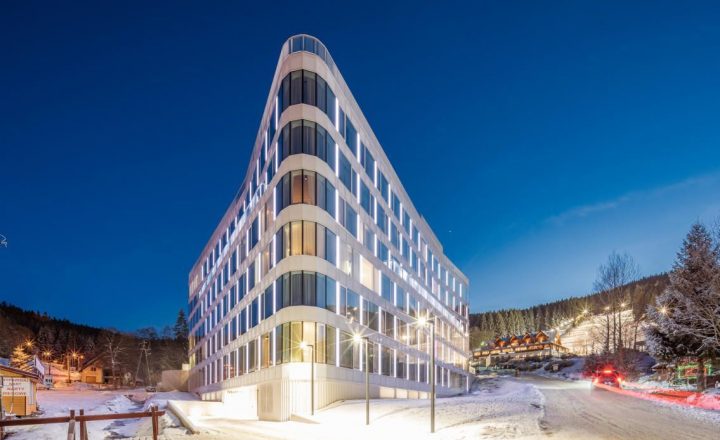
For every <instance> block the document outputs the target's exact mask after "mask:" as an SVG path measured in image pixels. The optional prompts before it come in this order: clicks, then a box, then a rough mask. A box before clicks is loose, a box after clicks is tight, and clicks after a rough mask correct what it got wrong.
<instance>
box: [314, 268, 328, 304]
mask: <svg viewBox="0 0 720 440" xmlns="http://www.w3.org/2000/svg"><path fill="white" fill-rule="evenodd" d="M326 287H327V277H326V276H325V275H323V274H320V273H318V274H317V286H316V289H315V306H317V307H320V308H323V309H324V308H325V307H326V305H327V302H326V297H327V289H326Z"/></svg>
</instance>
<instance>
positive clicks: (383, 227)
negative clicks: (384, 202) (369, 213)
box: [375, 208, 387, 234]
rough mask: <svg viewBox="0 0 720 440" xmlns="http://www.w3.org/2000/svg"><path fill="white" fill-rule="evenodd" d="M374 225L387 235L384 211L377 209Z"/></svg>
mask: <svg viewBox="0 0 720 440" xmlns="http://www.w3.org/2000/svg"><path fill="white" fill-rule="evenodd" d="M375 223H377V225H378V228H380V230H381V231H383V232H384V233H385V234H387V215H386V214H385V210H384V209H382V208H378V210H377V220H376V222H375Z"/></svg>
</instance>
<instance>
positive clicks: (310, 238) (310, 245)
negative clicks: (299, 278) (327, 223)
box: [302, 222, 316, 255]
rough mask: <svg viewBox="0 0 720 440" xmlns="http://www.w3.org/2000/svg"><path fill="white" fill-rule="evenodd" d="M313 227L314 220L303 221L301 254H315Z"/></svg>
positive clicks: (314, 227) (314, 225) (314, 226)
mask: <svg viewBox="0 0 720 440" xmlns="http://www.w3.org/2000/svg"><path fill="white" fill-rule="evenodd" d="M315 229H316V224H315V223H314V222H303V252H302V253H303V255H315Z"/></svg>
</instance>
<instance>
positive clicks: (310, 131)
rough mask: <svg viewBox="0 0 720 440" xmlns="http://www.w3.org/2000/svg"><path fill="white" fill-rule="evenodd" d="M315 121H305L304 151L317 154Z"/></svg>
mask: <svg viewBox="0 0 720 440" xmlns="http://www.w3.org/2000/svg"><path fill="white" fill-rule="evenodd" d="M315 125H316V124H315V123H314V122H310V121H303V153H305V154H310V155H312V156H315V151H316V149H315Z"/></svg>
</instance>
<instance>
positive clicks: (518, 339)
mask: <svg viewBox="0 0 720 440" xmlns="http://www.w3.org/2000/svg"><path fill="white" fill-rule="evenodd" d="M568 352H569V350H568V348H567V347H564V346H563V345H562V343H561V341H560V334H559V333H558V332H556V331H554V330H553V331H549V332H544V331H542V330H540V331H538V332H534V333H530V332H527V333H525V334H522V335H509V336H503V337H499V338H496V339H495V340H494V341H492V342H491V343H489V344H487V345H486V346H484V347H481V348H480V349H478V350H474V351H473V360H474V361H475V362H479V361H482V360H483V359H484V360H485V364H486V365H487V366H490V365H493V364H495V363H496V362H495V361H497V359H498V358H510V359H524V358H527V357H534V356H540V357H546V356H559V355H561V354H564V353H568Z"/></svg>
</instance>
